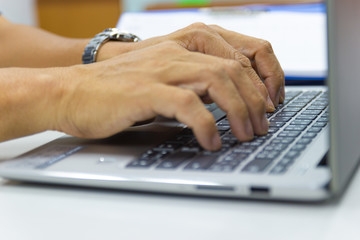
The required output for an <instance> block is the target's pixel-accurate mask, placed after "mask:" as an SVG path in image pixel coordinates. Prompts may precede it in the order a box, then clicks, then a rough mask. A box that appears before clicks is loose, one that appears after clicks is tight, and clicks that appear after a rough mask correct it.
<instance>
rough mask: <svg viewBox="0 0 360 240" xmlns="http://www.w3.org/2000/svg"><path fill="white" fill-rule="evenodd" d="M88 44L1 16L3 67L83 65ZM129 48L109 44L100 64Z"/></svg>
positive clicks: (104, 49) (126, 45) (0, 59)
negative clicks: (103, 60) (14, 22)
mask: <svg viewBox="0 0 360 240" xmlns="http://www.w3.org/2000/svg"><path fill="white" fill-rule="evenodd" d="M89 37H93V36H89ZM89 40H90V39H75V38H66V37H61V36H58V35H55V34H52V33H49V32H46V31H44V30H41V29H39V28H34V27H31V26H26V25H19V24H13V23H10V22H8V21H7V20H5V19H4V18H3V17H1V16H0V52H1V55H0V67H55V66H70V65H74V64H80V63H81V62H82V61H81V57H82V54H83V51H84V49H85V46H86V45H87V43H88V42H89ZM128 47H129V45H128V44H124V43H120V42H116V43H115V44H114V42H111V43H106V44H105V45H104V46H103V47H101V48H100V50H99V54H98V60H99V61H100V60H102V59H106V58H109V57H113V56H115V55H118V54H121V53H123V52H126V51H128V50H127V48H128Z"/></svg>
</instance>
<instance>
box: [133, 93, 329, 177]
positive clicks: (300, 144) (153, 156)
mask: <svg viewBox="0 0 360 240" xmlns="http://www.w3.org/2000/svg"><path fill="white" fill-rule="evenodd" d="M327 106H328V94H327V92H324V91H304V92H302V91H291V92H287V94H286V99H285V101H284V103H283V104H280V105H279V106H278V107H277V108H276V110H275V111H274V112H273V113H267V117H268V119H269V121H270V125H269V131H268V134H267V135H265V136H256V137H255V138H254V140H252V141H251V142H239V141H238V140H237V139H236V137H235V136H234V135H233V134H232V132H231V129H230V124H229V122H228V120H227V118H226V116H225V113H224V112H222V111H221V110H220V109H219V108H217V106H216V105H215V104H210V105H207V106H206V107H207V109H208V110H209V111H211V112H212V113H213V115H214V117H215V119H216V120H217V128H218V131H219V133H220V136H221V140H222V148H221V149H220V150H219V151H216V152H211V151H207V150H205V149H203V148H202V147H201V146H200V145H199V143H198V142H197V140H196V138H195V137H194V135H193V133H192V131H191V129H189V128H184V130H182V131H181V132H180V133H178V134H177V135H175V136H174V137H172V138H171V139H168V140H167V141H165V142H163V143H161V144H159V145H158V146H156V147H154V148H152V149H149V150H147V151H146V152H144V153H143V154H142V155H141V157H140V158H138V159H135V160H133V161H132V162H130V163H129V164H128V165H127V168H133V169H157V170H164V169H167V170H183V171H211V172H233V171H239V172H244V173H257V174H259V173H269V174H283V173H285V172H286V171H287V170H288V169H289V168H290V167H291V165H293V164H294V162H295V161H296V159H297V158H298V157H299V156H300V154H301V153H302V152H303V150H304V149H305V148H306V147H307V145H309V144H310V143H311V142H312V140H313V139H314V138H315V137H316V136H317V135H318V134H319V133H320V132H321V131H322V130H323V129H324V127H325V126H326V125H327V123H328V108H327Z"/></svg>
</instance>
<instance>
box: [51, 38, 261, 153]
mask: <svg viewBox="0 0 360 240" xmlns="http://www.w3.org/2000/svg"><path fill="white" fill-rule="evenodd" d="M235 52H238V51H235ZM214 55H215V54H214ZM248 67H249V66H248V65H244V64H243V63H242V62H241V61H239V60H238V59H237V60H234V59H231V58H222V57H216V56H211V55H207V54H202V53H199V52H191V51H188V50H187V49H186V48H184V47H182V46H180V45H179V43H177V42H175V41H162V43H159V44H154V45H152V46H150V47H144V48H142V49H138V50H134V51H131V52H129V53H126V54H122V55H120V56H118V57H114V58H110V59H108V60H106V61H102V62H98V63H94V64H88V65H76V66H73V67H71V68H70V70H69V69H67V70H68V72H67V73H66V74H63V75H64V76H66V77H65V78H64V80H63V82H62V83H61V84H62V87H63V88H64V91H63V92H64V94H62V98H61V100H60V101H59V103H60V104H59V105H58V111H57V112H58V114H57V119H56V120H54V122H56V123H58V125H57V126H56V129H57V130H60V131H63V132H65V133H68V134H71V135H74V136H78V137H85V138H102V137H108V136H111V135H113V134H115V133H117V132H120V131H122V130H124V129H126V128H127V127H130V126H132V125H133V124H134V123H135V122H139V121H143V120H146V119H149V118H152V117H154V116H156V115H162V116H165V117H169V118H176V119H177V120H179V121H180V122H182V123H184V124H186V125H188V126H189V127H190V128H192V129H193V131H194V134H195V135H196V137H197V139H198V141H199V143H200V144H201V145H202V146H203V147H204V148H206V149H210V150H216V149H218V148H219V147H220V145H221V143H220V137H219V135H218V132H217V128H216V126H215V121H214V118H213V116H212V115H211V113H209V112H208V111H207V110H206V109H205V107H204V105H203V102H202V99H201V98H210V99H212V100H213V101H215V102H216V103H217V105H218V106H219V107H220V108H222V109H223V110H224V111H225V112H226V113H227V116H228V119H229V122H230V124H231V128H232V131H233V133H234V134H235V136H236V137H237V138H238V139H239V140H241V141H248V140H251V139H252V138H253V136H254V133H255V134H257V135H263V134H266V132H267V129H268V121H267V119H266V117H265V112H266V102H265V100H264V98H263V96H262V95H261V94H260V92H259V91H258V89H257V88H256V87H255V85H254V83H253V80H252V79H251V78H250V77H249V72H248V71H247V68H248Z"/></svg>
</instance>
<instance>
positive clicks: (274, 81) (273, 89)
mask: <svg viewBox="0 0 360 240" xmlns="http://www.w3.org/2000/svg"><path fill="white" fill-rule="evenodd" d="M211 28H213V29H214V30H216V31H217V32H218V33H219V34H220V35H221V36H222V37H223V38H224V39H225V41H227V42H228V43H229V44H230V45H231V46H233V47H234V48H235V49H238V50H239V51H240V52H241V53H242V54H244V55H245V56H246V57H248V58H249V59H250V60H251V61H253V63H254V65H255V67H254V68H255V69H256V70H257V73H258V75H259V76H260V78H261V79H262V80H263V81H264V83H265V85H266V87H267V88H268V92H269V95H270V98H271V100H272V101H273V103H274V105H275V106H277V104H278V103H279V101H280V102H281V101H283V99H284V98H285V77H284V72H283V70H282V68H281V66H280V63H279V61H278V59H277V58H276V56H275V54H274V51H273V49H272V47H271V44H270V43H269V42H267V41H264V40H261V39H257V38H253V37H249V36H246V35H243V34H239V33H236V32H232V31H228V30H225V29H224V28H221V27H219V26H216V25H212V26H211Z"/></svg>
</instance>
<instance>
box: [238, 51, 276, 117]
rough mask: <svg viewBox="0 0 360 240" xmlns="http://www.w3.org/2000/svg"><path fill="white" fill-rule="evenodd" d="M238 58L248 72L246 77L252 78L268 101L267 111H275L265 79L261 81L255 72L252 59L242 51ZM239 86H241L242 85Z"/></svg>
mask: <svg viewBox="0 0 360 240" xmlns="http://www.w3.org/2000/svg"><path fill="white" fill-rule="evenodd" d="M236 60H237V61H239V62H240V63H241V65H242V68H243V70H244V71H245V72H246V75H247V76H244V77H249V78H250V79H251V81H252V83H253V84H254V86H255V87H256V89H257V90H258V91H259V92H260V94H261V95H262V97H263V98H264V100H265V102H266V111H267V112H273V111H274V110H275V106H274V104H273V102H272V100H271V98H270V96H269V92H268V89H267V88H266V86H265V84H264V83H263V81H261V79H260V78H259V76H258V74H257V73H256V72H255V69H254V68H253V67H252V64H251V62H250V60H249V59H248V58H247V57H246V56H244V55H242V54H240V53H239V54H237V56H236ZM237 87H238V88H240V86H237Z"/></svg>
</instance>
